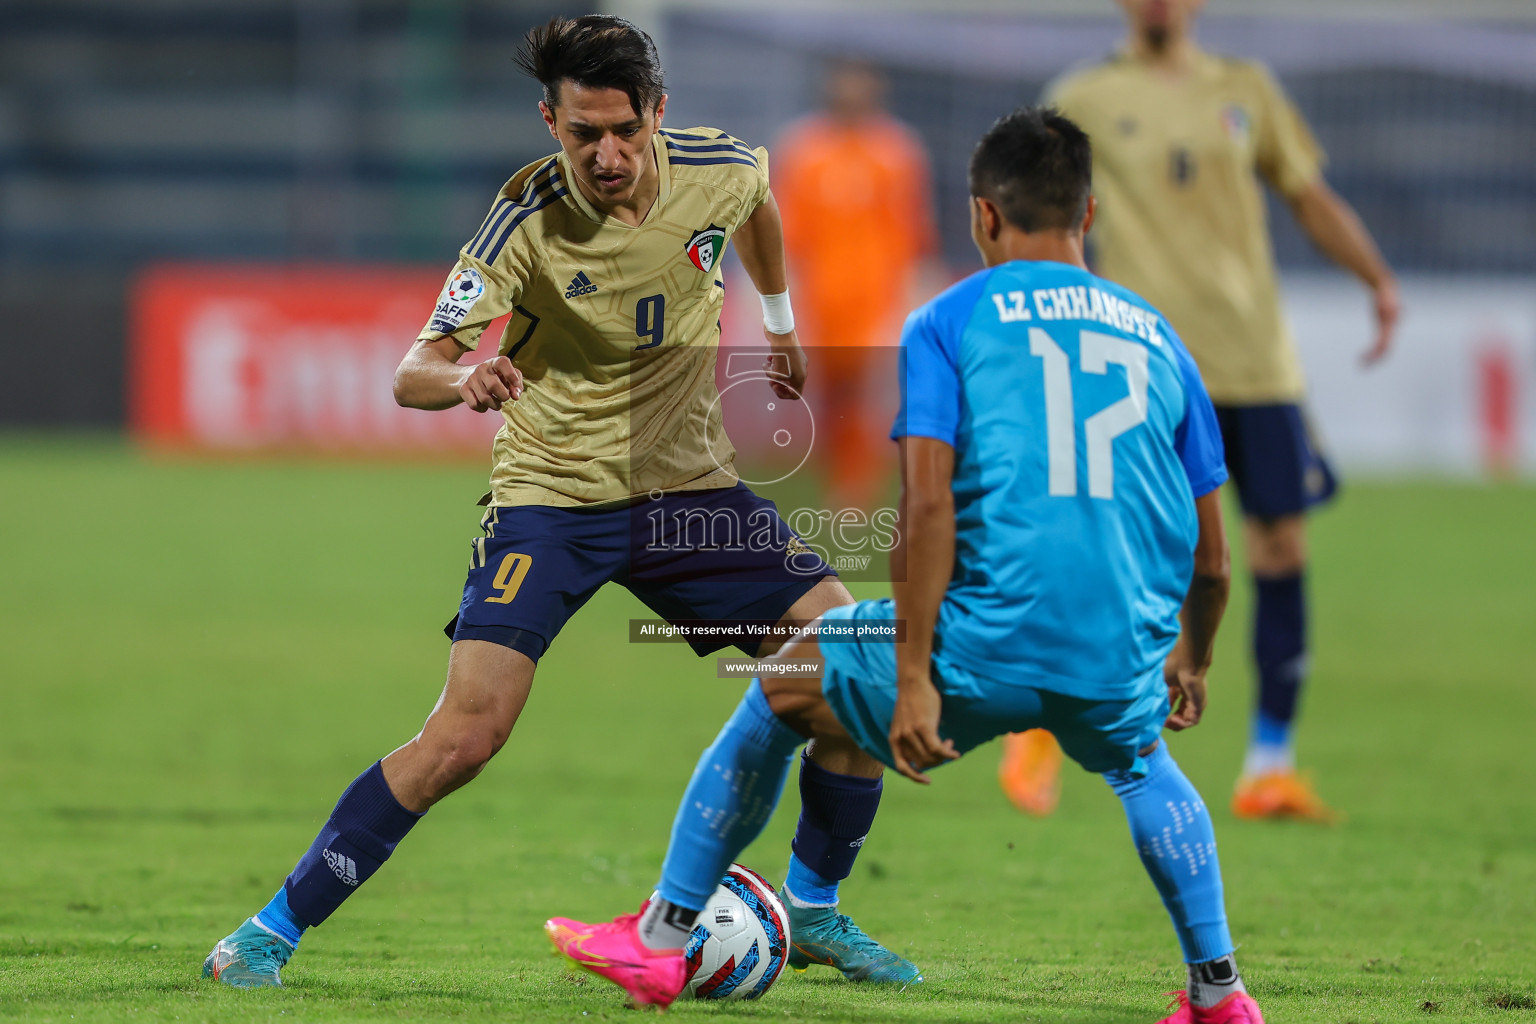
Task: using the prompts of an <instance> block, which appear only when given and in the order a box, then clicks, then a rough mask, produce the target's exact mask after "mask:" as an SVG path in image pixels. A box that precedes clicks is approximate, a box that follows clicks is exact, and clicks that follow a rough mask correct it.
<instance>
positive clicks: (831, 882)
mask: <svg viewBox="0 0 1536 1024" xmlns="http://www.w3.org/2000/svg"><path fill="white" fill-rule="evenodd" d="M838 881H839V880H838V879H836V878H825V877H823V876H821V875H818V874H817V873H816V872H815V871H812V870H811V869H810V868H808V867H806V866H805V862H804V861H802V860H801V859H800V858H799V857H797V856H795V855H794V854H790V855H789V875H788V876H787V877H786V878H785V879H784V888H785V889H786V890H788V892H789V898H790V899H791V900H792V901H794V902H796V903H797V904H801V905H804V906H807V907H833V906H836V905H837V883H838Z"/></svg>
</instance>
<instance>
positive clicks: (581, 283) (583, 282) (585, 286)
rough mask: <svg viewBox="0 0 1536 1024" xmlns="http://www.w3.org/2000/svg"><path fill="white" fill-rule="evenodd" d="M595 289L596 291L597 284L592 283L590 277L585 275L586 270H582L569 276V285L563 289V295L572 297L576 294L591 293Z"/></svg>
mask: <svg viewBox="0 0 1536 1024" xmlns="http://www.w3.org/2000/svg"><path fill="white" fill-rule="evenodd" d="M595 291H597V285H595V284H593V283H592V279H591V278H589V277H587V272H586V271H585V270H583V271H581V272H580V273H578V274H577V275H576V276H575V277H573V278H571V283H570V286H569V287H567V288H566V289H565V297H566V298H568V299H574V298H576V297H577V296H578V295H591V294H592V293H593V292H595Z"/></svg>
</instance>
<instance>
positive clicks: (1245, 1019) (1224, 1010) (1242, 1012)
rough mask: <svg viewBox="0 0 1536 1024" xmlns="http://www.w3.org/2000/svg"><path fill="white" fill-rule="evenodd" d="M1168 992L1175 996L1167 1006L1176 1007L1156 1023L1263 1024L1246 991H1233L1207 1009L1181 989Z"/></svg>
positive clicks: (1256, 1005) (1255, 1004)
mask: <svg viewBox="0 0 1536 1024" xmlns="http://www.w3.org/2000/svg"><path fill="white" fill-rule="evenodd" d="M1168 994H1169V995H1171V996H1173V997H1175V1002H1174V1003H1170V1004H1169V1006H1170V1007H1171V1006H1177V1007H1178V1009H1177V1010H1174V1011H1173V1015H1172V1016H1170V1017H1164V1018H1163V1019H1162V1020H1160V1021H1158V1022H1157V1024H1264V1015H1263V1014H1262V1013H1260V1012H1259V1004H1258V1003H1256V1002H1254V1001H1253V997H1252V996H1250V995H1248V993H1246V992H1233V993H1232V994H1231V995H1229V996H1227V998H1225V999H1223V1000H1222V1001H1221V1002H1219V1003H1217V1004H1216V1005H1215V1006H1212V1007H1210V1008H1209V1009H1202V1008H1201V1007H1198V1006H1195V1005H1194V1004H1192V1003H1191V1002H1190V1001H1189V996H1188V995H1186V994H1185V993H1184V991H1183V990H1182V989H1180V990H1179V991H1177V992H1170V993H1168Z"/></svg>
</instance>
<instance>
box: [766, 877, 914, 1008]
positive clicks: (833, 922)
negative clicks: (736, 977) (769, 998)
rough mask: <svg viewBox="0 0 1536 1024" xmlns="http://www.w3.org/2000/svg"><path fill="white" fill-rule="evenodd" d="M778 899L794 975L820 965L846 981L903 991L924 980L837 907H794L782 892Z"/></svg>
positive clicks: (787, 896)
mask: <svg viewBox="0 0 1536 1024" xmlns="http://www.w3.org/2000/svg"><path fill="white" fill-rule="evenodd" d="M779 899H780V900H782V901H783V903H784V909H785V910H786V911H788V912H789V966H790V967H792V968H793V969H795V970H796V971H804V970H805V969H806V968H808V967H810V966H811V965H812V964H821V965H822V966H823V967H833V968H836V969H837V970H839V971H842V972H843V977H845V978H847V979H848V980H849V981H864V982H869V983H870V984H874V985H900V986H902V987H903V988H905V987H906V986H907V985H915V984H917V983H918V982H920V981H922V980H923V972H922V971H920V970H918V967H917V964H914V963H913V962H912V961H910V960H908V959H906V958H904V957H901V956H897V955H896V954H895V953H892V952H891V951H890V950H888V949H886V948H885V947H884V946H882V945H880V943H878V942H876V941H875V940H874V939H872V938H870V937H869V936H868V935H865V934H864V932H863V931H862V930H861V929H860V928H859V926H858V925H856V924H854V923H853V919H852V918H850V917H849V916H848V915H847V914H839V913H838V912H837V908H836V907H797V906H795V904H794V903H793V902H792V901H791V900H790V898H789V893H788V892H785V891H784V890H782V889H781V890H780V891H779Z"/></svg>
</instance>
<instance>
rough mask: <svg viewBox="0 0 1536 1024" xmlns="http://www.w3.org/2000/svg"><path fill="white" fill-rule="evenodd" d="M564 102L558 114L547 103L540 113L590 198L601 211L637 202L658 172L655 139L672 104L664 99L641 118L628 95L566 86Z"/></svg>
mask: <svg viewBox="0 0 1536 1024" xmlns="http://www.w3.org/2000/svg"><path fill="white" fill-rule="evenodd" d="M559 99H560V105H559V106H558V107H556V108H554V109H553V110H551V109H550V108H549V107H548V106H546V105H545V104H544V103H540V104H539V110H540V111H541V112H542V113H543V114H544V123H545V124H547V125H549V131H550V134H551V135H553V136H554V137H555V138H556V139H557V140H559V142H560V148H561V149H563V150H565V156H566V159H568V160H570V162H571V167H572V169H574V170H575V172H576V174H577V176H579V177H580V178H581V181H582V184H583V185H584V186H586V188H585V191H586V192H587V194H588V196H589V197H590V198H592V199H595V200H596V201H597V203H598V204H599V205H618V204H621V203H625V202H628V201H629V200H630V199H632V198H634V196H635V193H636V192H637V191H638V190H639V188H640V186H641V184H642V183H644V182H647V181H649V180H650V179H651V177H652V175H654V173H655V170H656V163H655V159H654V157H653V156H652V155H651V137H652V136H653V135H655V134H656V129H657V128H659V127H661V117H662V113H663V111H665V109H666V106H667V98H666V97H665V96H663V97H662V98H661V101H660V102H659V103H657V104H656V109H655V111H653V112H647V113H644V114H636V113H635V109H634V107H632V106H630V104H629V94H628V93H626V92H625V91H624V90H622V89H591V88H587V87H586V86H582V85H577V84H575V83H574V82H561V83H560V94H559Z"/></svg>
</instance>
